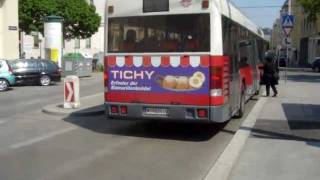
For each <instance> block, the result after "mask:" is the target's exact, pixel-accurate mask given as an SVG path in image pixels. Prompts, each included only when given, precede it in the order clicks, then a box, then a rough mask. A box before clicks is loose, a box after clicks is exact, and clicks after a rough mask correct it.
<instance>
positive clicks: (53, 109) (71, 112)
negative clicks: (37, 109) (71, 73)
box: [41, 94, 105, 117]
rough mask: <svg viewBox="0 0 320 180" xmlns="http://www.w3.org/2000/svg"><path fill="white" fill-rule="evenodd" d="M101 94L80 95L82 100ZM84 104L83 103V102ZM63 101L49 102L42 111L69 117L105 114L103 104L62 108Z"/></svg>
mask: <svg viewBox="0 0 320 180" xmlns="http://www.w3.org/2000/svg"><path fill="white" fill-rule="evenodd" d="M101 95H102V94H94V95H91V96H86V97H82V101H86V99H90V98H94V97H97V96H101ZM84 104H85V103H84ZM62 106H63V103H57V104H50V105H47V106H44V107H43V108H42V110H41V111H42V112H43V113H45V114H48V115H54V116H70V117H88V116H99V115H103V114H105V108H104V104H103V103H101V104H96V105H95V106H88V107H82V108H79V109H63V108H62Z"/></svg>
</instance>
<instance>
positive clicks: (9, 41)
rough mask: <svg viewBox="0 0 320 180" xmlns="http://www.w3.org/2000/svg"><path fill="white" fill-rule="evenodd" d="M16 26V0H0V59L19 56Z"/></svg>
mask: <svg viewBox="0 0 320 180" xmlns="http://www.w3.org/2000/svg"><path fill="white" fill-rule="evenodd" d="M9 26H12V27H15V28H16V29H15V30H9ZM18 28H19V27H18V0H0V59H17V58H18V57H19V31H18Z"/></svg>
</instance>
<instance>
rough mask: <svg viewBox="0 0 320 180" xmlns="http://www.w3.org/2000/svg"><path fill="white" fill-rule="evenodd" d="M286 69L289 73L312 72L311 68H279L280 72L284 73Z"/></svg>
mask: <svg viewBox="0 0 320 180" xmlns="http://www.w3.org/2000/svg"><path fill="white" fill-rule="evenodd" d="M286 69H287V71H289V72H313V71H312V69H311V68H283V67H280V68H279V70H280V71H285V70H286Z"/></svg>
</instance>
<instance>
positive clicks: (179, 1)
mask: <svg viewBox="0 0 320 180" xmlns="http://www.w3.org/2000/svg"><path fill="white" fill-rule="evenodd" d="M148 1H150V0H148ZM154 1H155V2H157V1H158V0H154ZM164 2H165V1H164ZM143 3H144V0H131V1H128V0H107V5H108V6H113V12H112V13H111V14H108V15H107V17H109V18H110V17H127V16H147V15H167V14H195V13H213V12H215V11H218V12H219V13H220V14H221V15H224V16H226V17H228V18H230V19H232V20H233V21H235V22H237V23H238V24H240V25H242V26H244V27H246V28H247V29H249V30H250V31H252V32H253V33H255V34H256V35H258V36H260V37H261V38H263V39H265V38H264V33H263V31H262V29H261V28H259V27H258V26H257V25H256V24H254V23H253V22H252V21H251V20H250V19H249V18H248V17H247V16H246V15H244V13H242V12H241V11H240V10H239V9H238V8H237V7H236V6H235V5H234V4H232V3H230V1H228V0H209V6H210V7H209V8H208V9H203V8H202V1H200V0H168V3H169V4H168V8H169V9H168V11H161V12H143ZM106 11H107V12H108V9H107V10H106Z"/></svg>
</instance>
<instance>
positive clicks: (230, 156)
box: [203, 97, 267, 180]
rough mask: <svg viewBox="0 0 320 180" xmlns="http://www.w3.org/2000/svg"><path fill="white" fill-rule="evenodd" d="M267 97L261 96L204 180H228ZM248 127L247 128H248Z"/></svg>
mask: <svg viewBox="0 0 320 180" xmlns="http://www.w3.org/2000/svg"><path fill="white" fill-rule="evenodd" d="M266 102H267V98H264V97H261V98H260V99H259V101H258V102H257V104H256V105H255V106H254V108H253V109H252V110H251V112H250V113H249V115H248V116H247V118H246V119H245V121H244V122H243V123H242V124H241V126H240V128H239V130H238V131H237V133H236V134H235V135H234V137H233V138H232V139H231V141H230V143H229V144H228V146H227V147H226V149H225V150H224V151H223V153H222V154H221V155H220V156H219V158H218V160H217V161H216V162H215V164H214V165H213V167H212V168H211V169H210V170H209V172H208V174H207V175H206V176H205V178H203V179H204V180H228V179H229V176H230V174H231V172H232V169H233V167H234V166H235V165H236V163H237V161H238V159H239V157H240V155H241V152H242V150H243V148H244V147H245V144H246V142H247V140H248V138H249V137H250V134H251V129H252V128H253V127H254V125H255V124H256V121H257V118H258V116H259V114H260V112H261V111H262V109H263V107H264V105H265V103H266ZM248 129H249V130H248Z"/></svg>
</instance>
